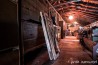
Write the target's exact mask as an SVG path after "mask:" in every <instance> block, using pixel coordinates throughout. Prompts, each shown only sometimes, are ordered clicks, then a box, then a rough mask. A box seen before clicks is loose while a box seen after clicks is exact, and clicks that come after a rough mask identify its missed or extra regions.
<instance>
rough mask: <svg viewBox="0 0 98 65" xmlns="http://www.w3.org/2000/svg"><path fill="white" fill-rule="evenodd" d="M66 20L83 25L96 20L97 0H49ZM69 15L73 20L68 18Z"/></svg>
mask: <svg viewBox="0 0 98 65" xmlns="http://www.w3.org/2000/svg"><path fill="white" fill-rule="evenodd" d="M49 2H50V3H51V4H52V5H53V7H54V8H55V9H56V10H57V11H58V12H59V13H60V14H61V16H62V17H63V19H64V20H66V21H67V22H70V23H71V22H74V21H77V22H78V23H80V25H82V26H85V25H88V24H90V23H93V22H96V21H98V0H49ZM70 15H73V16H74V20H73V21H70V20H68V17H69V16H70Z"/></svg>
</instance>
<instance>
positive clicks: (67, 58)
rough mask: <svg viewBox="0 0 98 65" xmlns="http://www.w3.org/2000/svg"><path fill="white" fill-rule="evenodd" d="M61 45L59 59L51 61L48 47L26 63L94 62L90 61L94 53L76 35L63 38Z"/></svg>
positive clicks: (80, 64) (73, 64)
mask: <svg viewBox="0 0 98 65" xmlns="http://www.w3.org/2000/svg"><path fill="white" fill-rule="evenodd" d="M59 47H60V56H59V57H58V58H57V60H55V61H49V56H48V53H47V49H46V50H43V51H42V52H41V53H39V54H38V55H37V57H36V58H35V60H33V61H30V62H29V63H28V64H26V65H93V63H90V61H92V58H91V56H92V53H91V52H89V51H88V50H86V48H84V47H83V46H82V45H81V44H80V43H79V40H78V39H77V38H76V37H74V36H67V37H66V38H64V39H61V40H60V43H59ZM31 56H32V55H31ZM31 56H30V57H31ZM83 62H88V63H83Z"/></svg>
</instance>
